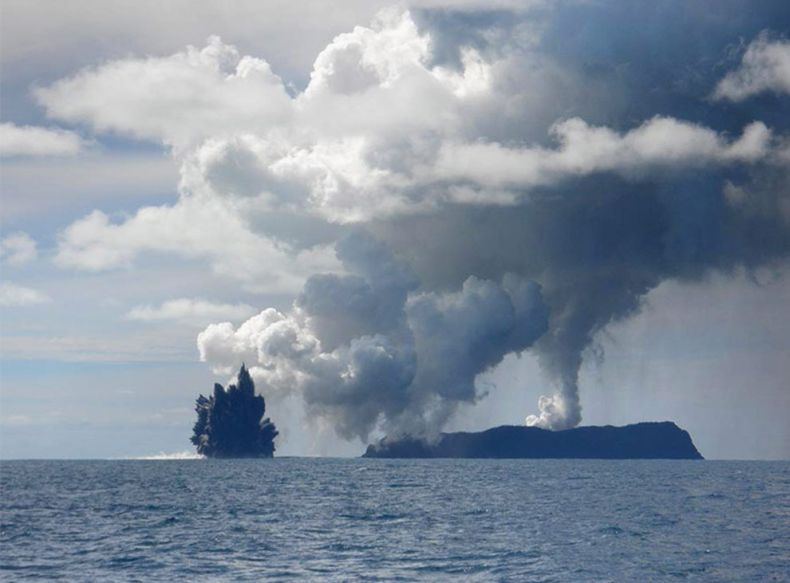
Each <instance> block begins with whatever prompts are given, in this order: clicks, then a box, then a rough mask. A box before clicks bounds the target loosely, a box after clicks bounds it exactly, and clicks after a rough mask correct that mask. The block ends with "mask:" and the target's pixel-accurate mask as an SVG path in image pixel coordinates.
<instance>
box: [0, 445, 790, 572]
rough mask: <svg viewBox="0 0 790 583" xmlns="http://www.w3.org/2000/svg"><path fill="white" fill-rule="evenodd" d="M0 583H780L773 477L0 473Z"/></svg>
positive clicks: (26, 467)
mask: <svg viewBox="0 0 790 583" xmlns="http://www.w3.org/2000/svg"><path fill="white" fill-rule="evenodd" d="M0 485H1V487H2V491H1V494H2V495H1V496H0V523H1V524H0V578H2V579H3V580H9V581H11V580H13V581H20V580H51V579H60V580H64V581H279V580H283V581H285V580H289V581H309V580H315V581H362V580H365V581H372V580H381V581H415V580H422V581H486V582H487V581H546V582H548V581H574V582H576V581H738V582H751V581H788V580H790V462H719V461H602V460H585V461H578V460H457V459H456V460H380V459H316V458H275V459H272V460H205V459H198V460H161V461H132V460H129V461H5V462H0Z"/></svg>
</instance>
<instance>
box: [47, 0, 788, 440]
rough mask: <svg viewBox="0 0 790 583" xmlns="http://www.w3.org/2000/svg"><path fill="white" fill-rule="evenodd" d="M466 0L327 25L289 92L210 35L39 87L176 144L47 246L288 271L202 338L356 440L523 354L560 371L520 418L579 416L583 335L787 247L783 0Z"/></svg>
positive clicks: (238, 272) (226, 271)
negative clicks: (132, 205)
mask: <svg viewBox="0 0 790 583" xmlns="http://www.w3.org/2000/svg"><path fill="white" fill-rule="evenodd" d="M460 4H464V5H465V6H466V5H468V6H467V8H466V9H459V10H460V12H459V11H456V10H452V9H449V8H448V9H437V10H430V9H427V10H412V11H409V10H403V9H393V10H385V11H383V12H382V13H381V14H380V15H379V16H377V17H376V18H375V19H374V21H373V23H372V24H370V26H356V27H354V28H353V29H352V30H350V31H349V32H347V33H344V34H340V35H338V36H337V37H335V38H334V39H333V40H332V41H331V42H330V43H329V44H328V45H327V46H326V47H325V48H324V49H323V50H321V51H320V52H319V54H318V55H317V56H316V59H315V61H314V63H313V67H312V70H311V71H310V75H309V82H308V83H307V85H306V87H304V90H302V91H299V90H298V89H295V85H292V84H290V83H286V82H284V80H283V79H282V78H281V77H280V76H279V75H278V74H277V73H276V72H275V69H276V68H277V67H272V66H270V64H269V63H268V62H266V61H265V60H263V59H262V58H259V57H257V56H251V55H247V56H243V55H241V53H240V52H239V51H238V49H236V48H235V47H234V46H232V45H230V44H226V43H225V42H223V41H222V40H221V39H219V38H217V37H212V38H210V39H209V40H208V42H207V44H206V46H205V47H203V48H196V47H187V48H186V49H185V50H184V51H180V52H178V53H175V54H173V55H169V56H162V57H155V58H147V59H135V58H127V59H121V60H118V61H113V62H109V63H105V64H102V65H100V66H98V67H95V68H89V69H85V70H82V71H80V72H79V73H77V74H75V75H74V76H73V77H71V78H67V79H62V80H59V81H57V82H55V83H54V84H52V85H51V86H49V87H42V88H39V89H37V90H36V91H35V94H36V98H37V99H38V101H39V102H40V103H41V104H42V105H43V106H44V107H45V108H46V110H47V114H48V115H49V116H50V117H53V118H56V119H59V120H64V121H67V122H69V123H70V124H73V125H87V126H91V127H93V128H94V129H95V130H96V131H97V132H107V131H115V132H118V133H121V134H125V135H129V136H132V137H134V138H135V139H141V138H142V139H149V140H154V141H158V142H159V143H161V144H163V145H164V146H166V147H169V148H170V149H171V151H172V152H173V155H174V156H175V157H176V159H177V160H178V161H179V162H180V164H181V181H180V183H179V198H178V200H177V201H176V202H175V203H173V204H167V205H162V206H153V207H146V208H143V209H140V211H139V212H137V213H136V214H135V215H133V216H130V217H128V218H126V219H123V220H122V221H121V222H115V221H114V220H113V219H112V218H111V217H109V216H107V215H105V214H104V213H101V212H99V211H95V212H93V213H91V214H89V215H87V216H86V217H84V218H82V219H81V220H79V221H77V222H75V223H73V224H72V225H70V226H69V227H68V228H66V229H65V230H64V232H63V233H62V234H61V237H60V238H59V242H58V253H57V256H56V261H57V262H58V264H60V265H63V266H71V267H78V268H82V269H92V270H95V269H103V268H109V267H119V266H126V265H128V264H130V263H131V262H132V261H133V260H134V259H135V258H136V257H137V256H139V255H143V254H146V253H149V252H151V251H159V252H169V253H177V254H180V255H181V256H184V257H186V258H189V259H193V260H204V261H207V262H209V263H210V264H211V266H212V268H213V269H214V271H215V272H216V273H218V274H221V275H222V276H225V277H228V278H232V279H233V280H234V281H235V282H236V283H238V284H239V285H240V286H242V287H243V288H244V289H245V291H252V292H255V291H261V290H263V291H264V292H265V293H283V292H284V291H287V293H289V294H290V293H294V290H298V289H301V293H300V294H299V295H298V297H297V298H296V300H295V301H294V302H293V305H292V306H291V307H290V308H289V309H287V310H285V311H280V310H275V309H266V310H264V311H262V312H261V313H260V314H258V315H257V316H255V317H253V318H251V319H250V320H248V321H247V322H245V323H243V324H241V325H240V326H238V327H234V326H232V325H231V324H229V323H220V324H215V325H212V326H209V327H208V328H206V329H205V331H204V332H202V333H201V334H200V336H199V339H198V344H199V348H200V353H201V356H202V358H203V359H204V360H205V361H207V362H208V363H210V364H211V366H212V367H213V368H214V369H215V370H216V371H217V372H218V373H220V374H231V373H232V372H234V370H235V368H236V367H238V366H239V365H240V364H241V363H242V362H247V363H248V364H249V365H251V371H250V372H251V374H252V375H253V376H254V377H255V378H256V381H259V382H260V385H259V386H260V387H261V388H263V390H264V392H266V394H267V395H268V394H270V392H271V393H272V394H273V395H277V396H279V395H296V396H298V397H299V398H301V399H302V400H303V401H304V403H305V406H306V409H307V412H308V414H310V415H313V416H318V417H320V418H323V419H326V420H328V421H329V422H330V423H331V424H332V426H333V427H334V428H335V429H336V431H337V432H338V433H339V434H340V435H342V436H345V437H355V436H358V437H360V438H362V439H364V438H366V437H367V435H368V434H369V433H370V432H371V431H372V430H374V429H379V430H383V431H386V432H387V433H390V434H392V433H403V432H412V433H414V432H422V433H426V432H427V433H431V432H435V431H437V430H438V429H439V428H440V427H441V425H442V423H444V421H445V420H446V419H447V418H448V416H449V415H451V414H452V413H453V411H454V410H456V409H457V407H458V405H459V404H461V403H473V402H475V400H476V399H478V398H479V397H480V395H479V394H478V393H477V391H476V390H475V378H476V377H477V376H478V375H479V374H480V373H481V372H483V371H486V370H488V369H490V368H491V367H493V366H496V365H497V363H499V362H500V361H501V360H502V358H503V357H504V356H505V355H507V354H513V353H515V354H518V353H520V352H521V351H524V350H527V349H529V350H531V351H532V352H533V353H534V354H536V355H537V356H538V358H539V360H540V363H541V366H542V367H543V368H544V369H545V371H546V372H547V373H548V374H549V377H550V379H552V381H553V383H554V385H555V386H554V387H552V389H551V390H550V391H547V392H548V393H549V396H547V397H544V398H542V399H541V400H540V403H539V410H538V411H537V412H536V413H537V414H535V415H532V416H530V417H529V418H528V419H527V422H528V423H529V424H533V425H538V426H541V427H546V428H552V429H562V428H567V427H572V426H574V425H576V424H578V423H579V422H580V420H581V408H580V399H579V390H578V377H579V371H580V367H581V365H582V362H583V359H584V357H585V354H586V353H589V349H590V347H591V346H593V345H594V342H595V339H596V335H597V334H599V333H600V332H601V331H602V330H604V329H605V328H606V327H607V326H608V325H609V324H611V323H612V322H615V321H617V320H620V319H623V318H627V317H629V316H630V315H632V314H634V313H636V312H638V311H639V309H640V308H641V306H642V303H643V302H644V301H645V297H646V296H647V294H648V292H650V290H652V289H654V288H656V287H657V286H659V285H660V284H661V283H662V282H665V281H668V280H680V281H698V280H701V279H703V278H705V277H706V275H707V274H709V273H711V272H719V273H731V272H734V271H736V270H743V271H745V272H746V273H753V272H754V271H755V270H757V269H762V268H767V269H771V268H780V269H785V268H786V266H787V261H786V260H787V257H788V255H789V254H790V187H789V186H788V185H790V173H788V168H790V116H788V115H787V110H788V109H787V105H788V99H790V83H788V80H787V70H788V68H787V67H786V64H787V63H788V62H790V43H788V41H787V39H786V38H785V37H784V36H782V34H783V32H784V31H786V30H790V22H788V16H787V14H788V13H787V9H786V6H787V2H786V1H783V0H775V1H766V2H763V3H760V9H759V10H753V9H752V7H751V6H750V5H749V4H748V2H746V1H743V2H741V1H740V0H735V1H734V2H731V3H726V6H720V5H719V4H722V3H717V4H716V14H717V15H718V16H717V18H708V17H707V15H708V11H705V10H694V9H688V8H687V4H688V3H680V2H679V3H673V2H655V3H649V6H648V3H645V5H644V6H641V7H640V10H639V15H636V14H635V12H634V10H633V3H632V2H628V1H625V0H622V1H618V0H613V1H611V2H537V3H533V2H525V3H513V4H512V6H513V9H512V10H509V9H507V8H505V7H504V5H503V6H502V7H500V8H499V9H497V10H493V11H491V10H476V8H479V7H480V6H482V4H480V3H476V2H471V3H467V2H463V3H460ZM497 4H498V5H499V4H501V3H497ZM505 4H507V5H508V6H509V5H510V4H511V3H505ZM635 22H636V24H634V23H635ZM770 29H773V30H774V31H775V32H771V30H770ZM700 38H704V39H705V42H704V43H700V42H699V39H700ZM742 39H749V41H750V42H749V46H748V47H747V46H743V47H741V44H742V42H741V40H742ZM738 47H741V48H738ZM297 85H298V83H297ZM118 87H123V88H124V90H123V91H119V90H118ZM127 88H133V89H134V90H133V91H131V90H126V89H127ZM108 95H111V96H112V97H111V98H108V97H107V96H108ZM97 96H99V97H97ZM333 250H334V251H336V256H337V259H338V260H339V261H336V260H335V259H334V255H333ZM307 275H310V276H311V277H309V278H307V277H306V276H307ZM305 281H306V283H305V284H304V287H303V289H302V288H301V286H302V284H303V283H304V282H305Z"/></svg>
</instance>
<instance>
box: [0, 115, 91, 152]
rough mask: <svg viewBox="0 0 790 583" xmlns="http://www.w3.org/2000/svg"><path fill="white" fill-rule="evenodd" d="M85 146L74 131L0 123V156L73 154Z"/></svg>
mask: <svg viewBox="0 0 790 583" xmlns="http://www.w3.org/2000/svg"><path fill="white" fill-rule="evenodd" d="M84 147H85V142H84V141H83V139H82V138H81V137H80V136H79V135H78V134H76V133H74V132H70V131H67V130H62V129H57V128H42V127H36V126H18V125H16V124H13V123H0V156H3V157H7V156H75V155H77V154H79V153H80V152H81V151H82V150H83V149H84Z"/></svg>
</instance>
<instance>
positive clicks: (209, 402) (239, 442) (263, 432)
mask: <svg viewBox="0 0 790 583" xmlns="http://www.w3.org/2000/svg"><path fill="white" fill-rule="evenodd" d="M195 411H196V412H197V415H198V418H197V421H196V422H195V426H194V428H193V434H192V438H191V441H192V443H193V444H194V445H195V446H196V447H197V452H198V453H199V454H201V455H205V456H206V457H218V458H238V457H272V456H273V455H274V438H275V437H277V429H276V428H275V427H274V423H272V422H271V421H270V420H269V418H268V417H264V414H265V413H266V403H265V401H264V399H263V397H262V396H260V395H255V383H253V381H252V378H251V377H250V373H249V372H248V371H247V369H246V367H245V366H244V365H242V367H241V369H240V370H239V376H238V380H237V384H236V385H230V386H229V387H228V389H227V390H225V389H223V388H222V385H219V384H216V385H214V394H213V395H211V396H209V397H208V398H206V397H204V396H203V395H200V396H199V397H198V399H197V403H196V405H195Z"/></svg>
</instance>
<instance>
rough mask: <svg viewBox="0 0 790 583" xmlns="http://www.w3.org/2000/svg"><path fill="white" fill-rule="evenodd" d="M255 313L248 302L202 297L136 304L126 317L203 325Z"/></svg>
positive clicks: (241, 317) (147, 320) (148, 320)
mask: <svg viewBox="0 0 790 583" xmlns="http://www.w3.org/2000/svg"><path fill="white" fill-rule="evenodd" d="M254 313H255V308H253V307H252V306H250V305H248V304H226V303H217V302H210V301H207V300H202V299H193V298H179V299H175V300H168V301H166V302H163V303H162V304H161V305H159V306H137V307H135V308H132V309H131V310H130V311H129V312H128V313H127V314H126V317H127V318H128V319H130V320H141V321H144V322H152V321H160V320H175V321H180V322H187V323H192V324H197V325H205V324H207V323H209V322H212V321H216V320H243V319H244V318H247V317H249V316H251V315H252V314H254Z"/></svg>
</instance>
